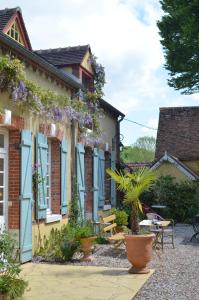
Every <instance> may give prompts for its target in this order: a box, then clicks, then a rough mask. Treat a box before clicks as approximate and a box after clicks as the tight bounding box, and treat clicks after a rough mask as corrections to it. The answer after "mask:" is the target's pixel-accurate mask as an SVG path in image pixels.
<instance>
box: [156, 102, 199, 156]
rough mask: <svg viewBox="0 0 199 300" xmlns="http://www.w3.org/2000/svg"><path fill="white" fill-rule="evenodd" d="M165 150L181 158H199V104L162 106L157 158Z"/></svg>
mask: <svg viewBox="0 0 199 300" xmlns="http://www.w3.org/2000/svg"><path fill="white" fill-rule="evenodd" d="M165 151H167V152H168V153H171V154H172V155H173V156H175V157H178V159H179V160H198V159H199V106H191V107H190V106H189V107H165V108H160V115H159V125H158V133H157V141H156V153H155V158H156V160H158V159H160V157H162V156H163V155H164V153H165Z"/></svg>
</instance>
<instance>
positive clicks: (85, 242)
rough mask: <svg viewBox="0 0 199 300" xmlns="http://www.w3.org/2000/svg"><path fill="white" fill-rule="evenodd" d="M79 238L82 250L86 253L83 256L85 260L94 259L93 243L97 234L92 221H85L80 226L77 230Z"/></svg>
mask: <svg viewBox="0 0 199 300" xmlns="http://www.w3.org/2000/svg"><path fill="white" fill-rule="evenodd" d="M76 236H77V239H79V240H80V246H81V250H82V251H83V253H84V256H83V258H82V260H83V261H92V260H93V256H92V245H93V242H94V241H95V239H96V236H94V234H93V227H92V224H91V223H90V222H88V221H87V222H83V223H82V224H81V225H79V226H78V228H77V232H76Z"/></svg>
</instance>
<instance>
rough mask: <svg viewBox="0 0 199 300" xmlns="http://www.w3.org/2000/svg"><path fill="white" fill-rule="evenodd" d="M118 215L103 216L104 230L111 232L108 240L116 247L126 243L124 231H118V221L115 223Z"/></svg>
mask: <svg viewBox="0 0 199 300" xmlns="http://www.w3.org/2000/svg"><path fill="white" fill-rule="evenodd" d="M115 219H116V216H115V215H110V216H108V217H104V218H102V226H103V232H104V233H109V237H108V240H109V241H110V242H112V243H114V245H115V248H118V247H119V246H120V245H121V244H122V243H123V244H124V243H125V238H124V234H125V233H124V232H119V233H117V232H116V227H117V223H115Z"/></svg>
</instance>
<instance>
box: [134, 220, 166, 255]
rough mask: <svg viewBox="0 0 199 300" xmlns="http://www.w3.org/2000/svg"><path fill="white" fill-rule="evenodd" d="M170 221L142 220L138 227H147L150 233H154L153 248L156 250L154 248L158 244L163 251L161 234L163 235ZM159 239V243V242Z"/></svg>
mask: <svg viewBox="0 0 199 300" xmlns="http://www.w3.org/2000/svg"><path fill="white" fill-rule="evenodd" d="M170 223H171V221H169V220H168V221H167V220H161V221H158V220H142V221H141V222H140V223H139V225H140V226H145V227H149V228H150V229H151V232H153V233H155V240H154V248H155V249H156V246H157V245H158V244H161V245H162V250H163V242H164V239H163V234H164V229H165V228H166V227H168V226H169V224H170ZM159 239H160V241H159Z"/></svg>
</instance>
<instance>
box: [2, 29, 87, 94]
mask: <svg viewBox="0 0 199 300" xmlns="http://www.w3.org/2000/svg"><path fill="white" fill-rule="evenodd" d="M0 43H3V44H4V45H5V46H7V47H8V48H10V50H15V51H16V52H18V53H19V54H20V55H21V56H23V57H24V58H26V59H28V60H31V61H32V62H34V63H35V64H37V65H38V66H40V67H42V68H43V69H45V70H46V71H47V72H49V73H51V74H52V75H54V76H56V77H57V78H58V79H61V80H62V81H64V82H65V83H67V84H68V85H70V86H71V87H72V88H77V89H81V88H82V84H81V81H80V80H79V79H78V78H77V77H75V76H74V75H72V74H70V73H68V72H60V70H58V69H57V68H56V67H54V66H53V65H51V64H50V63H48V62H47V61H46V60H44V59H43V58H41V57H40V56H39V55H37V54H35V53H34V52H32V51H30V50H28V49H26V48H25V47H24V46H22V45H20V44H19V43H17V42H15V41H14V40H13V39H11V38H10V37H8V36H7V35H6V34H5V33H3V32H0Z"/></svg>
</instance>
